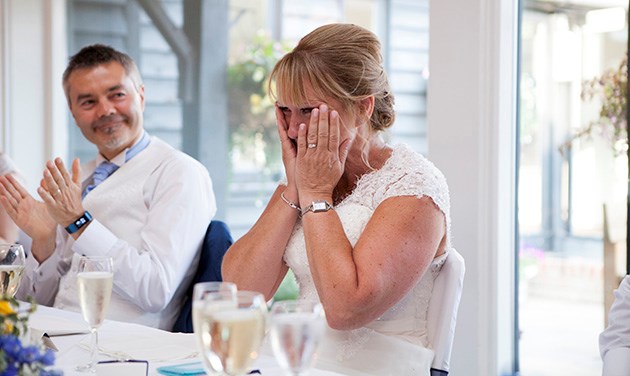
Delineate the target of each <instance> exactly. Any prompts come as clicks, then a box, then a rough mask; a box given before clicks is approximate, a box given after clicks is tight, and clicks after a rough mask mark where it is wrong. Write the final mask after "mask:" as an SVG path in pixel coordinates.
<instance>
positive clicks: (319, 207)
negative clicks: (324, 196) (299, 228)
mask: <svg viewBox="0 0 630 376" xmlns="http://www.w3.org/2000/svg"><path fill="white" fill-rule="evenodd" d="M326 210H328V207H327V205H326V201H315V202H313V211H314V212H318V211H326Z"/></svg>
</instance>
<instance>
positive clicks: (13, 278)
mask: <svg viewBox="0 0 630 376" xmlns="http://www.w3.org/2000/svg"><path fill="white" fill-rule="evenodd" d="M25 259H26V257H25V256H24V248H22V246H21V245H19V244H0V294H1V295H2V296H8V297H13V296H14V295H15V293H16V291H17V289H18V286H19V284H20V280H21V279H22V274H23V273H24V262H25Z"/></svg>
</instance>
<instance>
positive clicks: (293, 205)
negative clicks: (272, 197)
mask: <svg viewBox="0 0 630 376" xmlns="http://www.w3.org/2000/svg"><path fill="white" fill-rule="evenodd" d="M280 198H282V201H284V202H286V203H287V205H289V206H290V207H292V208H293V209H295V210H297V211H298V212H299V213H302V208H300V207H299V206H298V205H297V204H296V203H295V202H291V201H289V200H287V198H286V197H284V191H283V192H282V193H280Z"/></svg>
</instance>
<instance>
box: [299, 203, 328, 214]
mask: <svg viewBox="0 0 630 376" xmlns="http://www.w3.org/2000/svg"><path fill="white" fill-rule="evenodd" d="M330 209H334V207H333V206H332V205H330V204H329V203H328V201H323V200H322V201H313V202H311V204H310V205H309V206H307V207H306V208H304V209H302V215H304V214H306V213H308V212H313V213H320V212H326V211H329V210H330Z"/></svg>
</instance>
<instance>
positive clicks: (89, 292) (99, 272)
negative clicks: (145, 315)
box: [77, 256, 114, 373]
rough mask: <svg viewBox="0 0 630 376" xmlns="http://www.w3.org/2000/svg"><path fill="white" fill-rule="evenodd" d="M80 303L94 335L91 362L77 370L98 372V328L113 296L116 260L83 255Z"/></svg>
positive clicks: (79, 279) (80, 270)
mask: <svg viewBox="0 0 630 376" xmlns="http://www.w3.org/2000/svg"><path fill="white" fill-rule="evenodd" d="M77 283H78V287H79V304H80V305H81V311H82V312H83V318H84V319H85V321H87V323H88V325H89V326H90V332H91V333H92V334H91V337H92V342H91V354H90V362H89V363H88V364H86V365H81V366H77V371H81V372H93V373H94V372H96V363H97V355H98V333H97V329H98V328H99V327H100V326H101V324H102V323H103V320H104V319H105V312H106V311H107V306H108V305H109V300H110V298H111V296H112V287H113V283H114V262H113V260H112V258H111V257H102V256H82V257H81V258H80V259H79V273H78V274H77Z"/></svg>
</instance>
